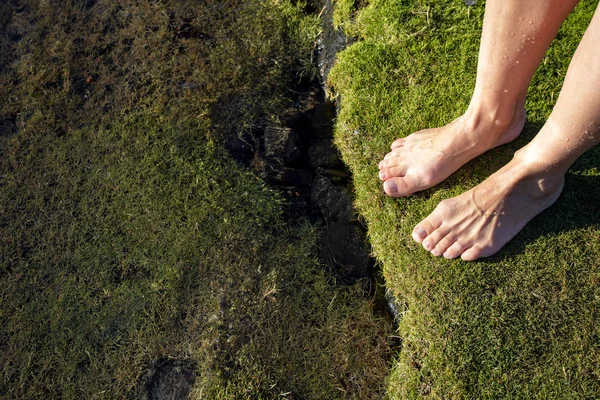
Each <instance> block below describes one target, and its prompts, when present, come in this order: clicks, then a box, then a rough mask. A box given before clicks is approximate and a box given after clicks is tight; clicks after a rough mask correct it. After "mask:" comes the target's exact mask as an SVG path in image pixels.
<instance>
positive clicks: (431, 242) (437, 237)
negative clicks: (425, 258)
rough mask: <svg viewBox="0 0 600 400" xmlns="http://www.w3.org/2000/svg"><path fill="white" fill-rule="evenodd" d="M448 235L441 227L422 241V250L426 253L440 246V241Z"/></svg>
mask: <svg viewBox="0 0 600 400" xmlns="http://www.w3.org/2000/svg"><path fill="white" fill-rule="evenodd" d="M447 234H448V231H447V230H446V229H444V228H443V227H439V228H438V229H436V230H434V231H433V232H431V234H429V235H428V236H427V237H426V238H425V240H423V243H421V244H422V245H423V248H424V249H425V250H427V251H432V250H434V249H435V247H436V246H437V245H438V244H440V242H441V241H442V239H443V238H444V237H445V236H446V235H447ZM434 255H435V254H434Z"/></svg>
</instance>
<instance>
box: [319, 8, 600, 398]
mask: <svg viewBox="0 0 600 400" xmlns="http://www.w3.org/2000/svg"><path fill="white" fill-rule="evenodd" d="M341 3H344V7H345V8H344V11H343V12H341V13H340V15H341V16H343V15H346V16H350V17H351V19H350V20H345V21H342V22H338V24H339V25H340V26H343V27H344V28H345V29H346V30H347V32H349V33H351V34H352V35H354V36H356V38H357V43H355V44H354V45H353V46H351V47H350V48H348V49H347V50H345V51H344V52H343V53H342V54H341V55H340V57H339V60H338V63H337V65H336V66H335V67H334V69H333V70H332V72H331V75H330V80H331V84H332V85H333V88H334V90H335V91H336V92H337V93H338V94H340V95H341V111H340V114H339V118H338V121H337V126H336V143H337V145H338V147H339V148H340V149H341V151H342V154H343V158H344V160H345V161H346V162H347V163H348V165H349V166H350V168H351V170H352V172H353V174H354V182H355V189H356V193H357V199H356V204H357V207H358V209H359V212H360V213H361V214H362V215H363V216H365V218H366V220H367V222H368V224H369V235H370V239H371V241H372V245H373V248H374V253H375V255H376V256H377V259H378V260H379V262H380V263H381V265H382V268H383V274H384V276H385V281H386V284H387V286H388V287H389V288H390V289H391V290H392V291H393V293H394V294H395V295H396V297H397V298H398V299H399V301H400V302H401V303H402V304H404V306H405V309H404V312H403V314H402V319H401V322H400V326H399V331H398V333H399V336H401V338H402V341H403V345H402V349H401V351H399V353H398V354H397V355H396V356H397V358H396V361H395V366H394V368H393V372H392V374H391V376H390V377H389V380H388V394H389V397H390V398H394V399H405V398H424V397H431V398H447V399H450V398H456V399H463V398H469V399H500V398H506V399H517V398H518V399H532V398H539V399H550V398H552V399H584V398H597V397H598V396H599V395H600V328H599V327H600V325H598V320H599V318H600V286H599V282H600V280H599V279H600V263H599V261H598V260H599V259H600V241H599V239H600V230H599V228H600V225H599V222H600V220H599V213H600V199H599V197H598V196H597V193H598V191H599V189H600V173H598V170H597V166H598V162H599V161H600V151H599V149H598V148H594V149H592V150H590V151H589V152H588V153H586V154H585V155H584V156H583V157H581V158H580V159H579V160H578V161H577V163H576V164H575V165H573V167H572V168H571V169H570V171H569V173H568V175H567V182H566V186H565V190H564V192H563V194H562V196H561V198H560V199H559V201H558V202H557V203H556V204H555V205H554V206H552V207H551V208H549V209H548V210H547V211H545V212H543V213H542V214H541V215H540V216H538V217H536V218H535V219H534V220H533V221H532V222H531V223H530V224H529V225H527V227H526V228H525V229H524V230H523V231H522V232H521V233H520V234H519V235H518V236H517V237H516V238H515V239H514V240H513V241H511V242H510V243H509V244H508V245H507V246H506V247H505V248H504V249H503V250H502V251H500V252H499V253H498V254H497V255H495V256H493V257H491V258H488V259H482V260H480V261H477V262H470V263H467V262H463V261H460V260H453V261H449V260H445V259H443V258H435V257H433V256H431V255H430V254H429V253H428V252H426V251H424V250H423V249H422V248H421V247H420V246H419V245H418V244H417V243H415V242H414V241H413V240H412V239H411V237H410V232H411V230H412V228H413V227H414V226H415V225H416V224H417V223H418V222H419V221H420V220H421V219H422V218H424V217H425V216H427V215H428V214H429V213H430V212H431V211H432V210H433V208H434V207H435V206H436V205H437V204H438V203H439V201H440V200H442V199H445V198H449V197H452V196H455V195H458V194H459V193H461V192H464V191H465V190H467V189H469V188H471V187H473V186H474V185H476V184H477V183H478V182H481V181H482V180H484V179H485V178H486V177H487V176H488V175H490V174H491V173H492V172H493V171H495V170H497V169H498V168H499V167H500V166H502V165H503V164H505V163H506V162H507V161H508V160H510V158H511V157H512V154H513V153H514V151H516V150H517V149H518V148H520V147H521V146H523V145H524V144H525V143H527V141H528V140H530V139H531V137H532V136H533V135H535V133H536V132H537V131H539V129H540V128H541V126H542V125H543V124H544V122H545V120H546V119H547V117H548V115H549V114H550V111H551V109H552V106H553V104H554V102H555V101H556V98H557V95H558V93H559V91H560V88H561V84H562V80H563V79H564V76H565V72H566V70H567V67H568V64H569V60H570V58H571V56H572V54H573V52H574V50H575V48H576V46H577V43H578V41H579V39H580V38H581V36H582V33H583V32H584V30H585V28H586V26H587V23H588V22H589V21H590V19H591V15H592V14H593V12H594V9H595V7H596V4H597V2H594V1H582V2H581V3H580V5H579V6H578V7H577V8H576V10H575V11H574V12H573V14H572V15H571V16H570V17H569V19H568V20H567V22H566V23H565V24H564V26H563V28H562V29H561V31H560V33H559V34H558V37H557V38H556V40H555V41H554V42H553V44H552V47H551V48H550V50H549V51H548V54H547V56H546V57H545V58H544V60H543V62H542V65H541V66H540V68H539V70H538V72H537V74H536V75H535V77H534V79H533V82H532V85H531V87H530V91H529V96H528V100H527V104H526V109H527V112H528V121H527V124H526V126H525V129H524V132H523V134H522V135H521V138H520V139H519V140H517V141H516V142H515V143H511V144H509V145H506V146H502V147H501V148H498V149H495V150H492V151H490V152H488V153H486V154H485V155H483V156H481V157H479V158H477V159H476V160H473V161H472V162H470V163H469V164H467V165H466V166H464V167H463V168H461V169H460V170H459V171H458V172H457V173H455V174H454V175H453V176H452V177H450V178H449V179H448V180H447V181H446V182H444V183H442V184H441V185H438V186H437V187H435V188H433V189H431V190H428V191H426V192H424V193H420V194H418V195H414V196H410V197H408V198H403V199H393V198H389V197H387V196H386V195H385V194H384V193H383V191H382V188H381V182H380V181H379V179H378V177H377V172H378V169H377V164H378V162H379V160H380V159H381V158H382V157H383V155H384V154H385V153H386V152H387V151H388V148H389V144H390V143H391V142H392V141H393V140H394V139H395V138H397V137H400V136H406V135H408V134H410V133H411V132H414V131H417V130H420V129H423V128H427V127H433V126H440V125H443V124H446V123H448V122H450V121H451V120H453V119H454V118H456V117H457V116H459V115H460V114H461V113H462V112H463V111H464V110H465V109H466V107H467V105H468V102H469V100H470V96H471V93H472V91H473V87H474V82H475V71H476V63H477V53H478V46H479V37H480V34H481V24H482V17H483V11H484V4H481V3H480V4H478V5H476V6H473V7H467V6H466V5H465V3H464V2H462V1H417V2H409V1H403V0H373V1H370V2H369V4H368V5H367V6H366V7H364V8H362V9H360V10H358V11H356V10H355V11H354V12H349V11H348V10H347V9H346V8H347V7H348V4H346V3H349V2H348V1H345V0H344V1H341ZM350 3H351V2H350Z"/></svg>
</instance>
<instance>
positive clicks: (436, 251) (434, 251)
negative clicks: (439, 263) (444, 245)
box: [431, 249, 440, 257]
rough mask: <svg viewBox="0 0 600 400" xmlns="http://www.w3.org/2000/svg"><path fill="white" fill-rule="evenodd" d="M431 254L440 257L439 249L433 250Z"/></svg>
mask: <svg viewBox="0 0 600 400" xmlns="http://www.w3.org/2000/svg"><path fill="white" fill-rule="evenodd" d="M431 254H433V255H434V256H436V257H439V255H440V251H439V250H438V249H433V250H431Z"/></svg>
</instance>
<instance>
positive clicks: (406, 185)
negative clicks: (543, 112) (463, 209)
mask: <svg viewBox="0 0 600 400" xmlns="http://www.w3.org/2000/svg"><path fill="white" fill-rule="evenodd" d="M471 114H473V113H469V111H467V113H465V114H464V115H463V116H461V117H460V118H458V119H456V120H454V121H452V122H451V123H449V124H448V125H446V126H443V127H441V128H433V129H425V130H422V131H419V132H415V133H413V134H412V135H409V136H407V137H406V138H402V139H398V140H396V141H395V142H394V143H392V146H391V147H392V151H391V152H390V153H388V154H386V156H385V157H384V159H383V160H382V161H381V162H380V163H379V170H380V171H379V178H380V179H381V180H382V181H384V184H383V188H384V191H385V193H387V194H388V195H390V196H394V197H403V196H408V195H409V194H412V193H415V192H418V191H420V190H425V189H429V188H431V187H433V186H435V185H437V184H438V183H440V182H442V181H443V180H444V179H446V178H447V177H449V176H450V175H451V174H452V173H454V172H455V171H456V170H457V169H459V168H460V167H461V166H462V165H463V164H465V163H466V162H468V161H470V160H472V159H473V158H475V157H477V156H479V155H480V154H483V153H485V152H486V151H488V150H489V149H491V148H493V147H496V146H499V145H501V144H504V143H508V142H510V141H511V140H514V139H516V138H517V136H519V133H521V130H522V129H523V125H524V124H525V110H524V109H523V108H521V109H520V110H519V111H518V112H517V113H515V114H514V117H513V118H512V120H511V121H507V122H505V123H498V122H497V121H494V120H492V119H486V118H483V117H471Z"/></svg>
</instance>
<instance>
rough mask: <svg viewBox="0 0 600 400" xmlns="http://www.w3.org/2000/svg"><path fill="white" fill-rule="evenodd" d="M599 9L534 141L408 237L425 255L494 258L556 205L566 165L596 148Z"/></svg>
mask: <svg viewBox="0 0 600 400" xmlns="http://www.w3.org/2000/svg"><path fill="white" fill-rule="evenodd" d="M598 43H600V11H599V10H598V9H597V10H596V13H595V15H594V18H593V19H592V22H591V23H590V26H589V27H588V29H587V31H586V33H585V35H584V37H583V39H582V41H581V43H580V44H579V47H578V48H577V51H576V52H575V56H574V57H573V60H572V61H571V65H570V66H569V70H568V72H567V76H566V78H565V83H564V85H563V88H562V91H561V93H560V96H559V98H558V101H557V103H556V106H555V108H554V110H553V112H552V114H551V116H550V118H549V119H548V121H547V122H546V124H545V125H544V127H543V128H542V130H541V131H540V132H539V133H538V135H537V136H536V137H535V138H534V139H533V140H532V141H531V142H530V143H529V144H528V145H527V146H525V147H524V148H522V149H521V150H519V151H518V152H517V153H516V154H515V157H514V158H513V159H512V161H511V162H509V163H508V164H507V165H506V166H504V167H503V168H502V169H500V170H499V171H498V172H496V173H495V174H493V175H491V176H490V177H489V178H488V179H487V180H485V181H484V182H482V183H481V184H480V185H478V186H476V187H475V188H473V189H472V190H470V191H468V192H466V193H463V194H462V195H460V196H458V197H455V198H452V199H449V200H444V201H443V202H441V203H440V204H439V205H438V207H437V208H436V209H435V210H434V211H433V212H432V213H431V214H430V215H429V216H428V217H427V218H426V219H425V220H423V221H422V222H420V223H419V224H418V225H417V226H416V227H415V229H414V231H413V238H414V239H415V240H416V241H417V242H420V243H422V244H423V247H424V248H425V249H427V250H429V251H431V253H432V254H434V255H436V256H439V255H444V256H445V257H447V258H455V257H458V256H461V257H462V258H463V259H464V260H474V259H477V258H479V257H487V256H490V255H492V254H494V253H496V252H497V251H498V250H500V248H502V246H504V245H505V244H506V243H507V242H508V241H509V240H511V239H512V238H513V237H514V236H515V235H516V234H517V233H518V232H519V231H520V230H521V229H522V228H523V226H525V224H526V223H527V222H529V221H530V220H531V219H532V218H533V217H535V216H536V215H537V214H539V213H540V212H541V211H543V210H544V209H545V208H547V207H549V206H550V205H551V204H552V203H554V202H555V201H556V199H557V198H558V196H559V195H560V192H561V190H562V187H563V182H564V174H565V172H566V171H567V169H568V168H569V166H570V165H571V164H572V163H573V162H574V161H575V159H577V157H579V156H580V155H581V154H583V153H584V152H585V151H586V150H588V149H589V148H590V147H592V146H593V145H595V144H597V143H598V142H600V52H598Z"/></svg>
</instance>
